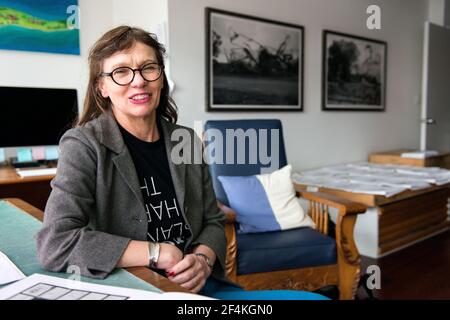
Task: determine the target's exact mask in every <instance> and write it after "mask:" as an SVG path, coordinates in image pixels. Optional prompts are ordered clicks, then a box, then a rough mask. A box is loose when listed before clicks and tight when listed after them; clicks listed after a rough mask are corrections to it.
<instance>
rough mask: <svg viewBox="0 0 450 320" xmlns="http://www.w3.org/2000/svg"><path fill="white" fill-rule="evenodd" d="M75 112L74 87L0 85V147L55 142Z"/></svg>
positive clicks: (68, 124) (66, 128)
mask: <svg viewBox="0 0 450 320" xmlns="http://www.w3.org/2000/svg"><path fill="white" fill-rule="evenodd" d="M77 115H78V102H77V90H75V89H46V88H45V89H44V88H23V87H0V148H2V147H22V146H48V145H57V144H58V143H59V139H60V138H61V136H62V135H63V134H64V132H65V131H67V130H68V129H69V128H70V127H71V125H72V123H73V121H74V119H75V118H76V117H77Z"/></svg>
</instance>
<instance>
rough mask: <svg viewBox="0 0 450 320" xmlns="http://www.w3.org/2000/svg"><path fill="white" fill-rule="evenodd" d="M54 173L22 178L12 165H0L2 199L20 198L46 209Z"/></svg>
mask: <svg viewBox="0 0 450 320" xmlns="http://www.w3.org/2000/svg"><path fill="white" fill-rule="evenodd" d="M53 178H54V175H47V176H36V177H27V178H21V177H20V176H19V175H18V174H17V172H16V169H15V168H13V167H12V166H0V199H1V198H20V199H23V200H25V201H26V202H28V203H30V204H32V205H33V206H35V207H37V208H39V209H41V210H44V208H45V204H46V203H47V199H48V197H49V196H50V192H51V187H50V181H51V180H52V179H53Z"/></svg>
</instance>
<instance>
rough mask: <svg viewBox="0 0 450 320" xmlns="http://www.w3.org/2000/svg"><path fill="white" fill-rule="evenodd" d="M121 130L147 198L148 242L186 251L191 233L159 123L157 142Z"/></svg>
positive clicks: (143, 192)
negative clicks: (170, 244)
mask: <svg viewBox="0 0 450 320" xmlns="http://www.w3.org/2000/svg"><path fill="white" fill-rule="evenodd" d="M119 128H120V131H121V132H122V136H123V140H124V142H125V144H126V145H127V147H128V150H129V151H130V154H131V158H132V159H133V162H134V166H135V167H136V171H137V176H138V178H139V183H140V188H141V191H142V195H143V197H144V204H145V210H146V212H147V219H148V231H147V240H148V241H152V242H171V243H173V244H175V245H176V246H177V247H178V248H179V249H180V250H181V251H184V247H185V243H186V239H187V238H189V237H190V235H191V232H190V230H189V226H188V225H187V224H186V221H185V220H184V217H183V214H182V213H181V211H180V206H179V204H178V201H177V198H176V194H175V188H174V186H173V181H172V176H171V174H170V168H169V163H168V159H167V154H166V147H165V145H164V139H163V132H162V130H161V128H160V126H159V124H158V128H159V133H160V138H159V140H158V141H154V142H146V141H143V140H140V139H138V138H137V137H135V136H133V135H132V134H131V133H129V132H128V131H126V130H125V129H124V128H122V127H121V126H120V125H119Z"/></svg>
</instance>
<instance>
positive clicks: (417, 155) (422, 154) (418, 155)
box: [400, 150, 439, 159]
mask: <svg viewBox="0 0 450 320" xmlns="http://www.w3.org/2000/svg"><path fill="white" fill-rule="evenodd" d="M437 155H439V152H438V151H435V150H428V151H413V152H404V153H402V154H401V155H400V156H401V157H402V158H412V159H425V158H428V157H432V156H437Z"/></svg>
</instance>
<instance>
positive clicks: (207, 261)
mask: <svg viewBox="0 0 450 320" xmlns="http://www.w3.org/2000/svg"><path fill="white" fill-rule="evenodd" d="M195 255H196V256H199V257H202V258H203V259H205V261H206V264H207V265H208V267H209V268H210V269H211V270H212V269H213V267H214V266H213V264H212V263H211V259H210V258H209V257H208V256H207V255H206V254H203V253H196V254H195Z"/></svg>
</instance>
